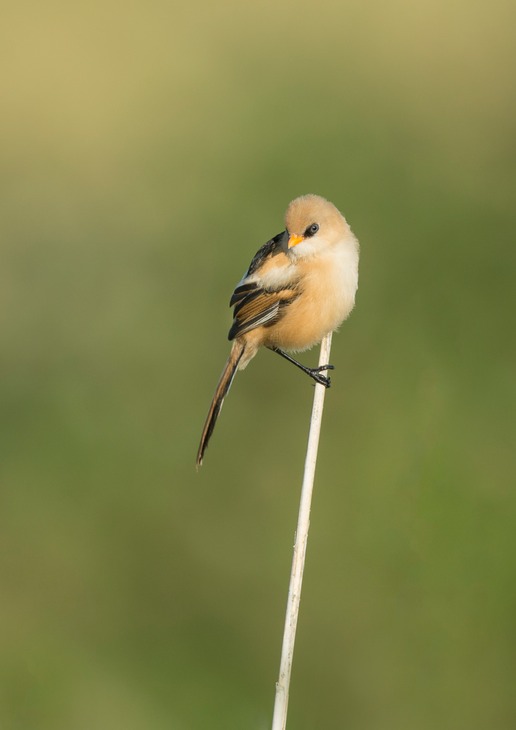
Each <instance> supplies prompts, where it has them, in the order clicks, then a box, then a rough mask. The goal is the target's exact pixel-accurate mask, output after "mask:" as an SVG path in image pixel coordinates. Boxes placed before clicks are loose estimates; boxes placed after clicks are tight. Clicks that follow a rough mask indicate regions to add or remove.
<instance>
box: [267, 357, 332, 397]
mask: <svg viewBox="0 0 516 730" xmlns="http://www.w3.org/2000/svg"><path fill="white" fill-rule="evenodd" d="M269 350H272V351H273V352H277V353H278V355H281V357H284V358H285V360H288V361H289V362H291V363H292V364H293V365H296V366H297V367H298V368H299V369H300V370H302V371H303V372H304V373H306V374H307V375H309V376H310V377H311V378H313V379H314V380H315V381H316V383H320V384H321V385H324V386H325V387H326V388H329V387H330V385H331V381H330V378H328V377H327V376H326V375H321V372H322V371H323V370H334V369H335V368H334V366H333V365H320V366H319V367H317V368H309V367H307V366H306V365H303V364H302V363H300V362H298V361H297V360H294V358H293V357H291V356H290V355H287V353H286V352H283V350H280V349H279V347H269Z"/></svg>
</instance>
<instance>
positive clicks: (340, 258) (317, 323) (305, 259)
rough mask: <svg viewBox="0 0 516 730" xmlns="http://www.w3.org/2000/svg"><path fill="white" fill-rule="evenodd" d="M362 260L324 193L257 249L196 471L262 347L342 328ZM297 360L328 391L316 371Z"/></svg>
mask: <svg viewBox="0 0 516 730" xmlns="http://www.w3.org/2000/svg"><path fill="white" fill-rule="evenodd" d="M358 257H359V246H358V241H357V239H356V238H355V236H354V235H353V233H352V232H351V229H350V227H349V226H348V224H347V222H346V220H345V218H344V216H343V215H342V214H341V213H340V212H339V210H338V209H337V208H336V207H335V206H334V205H333V203H330V202H329V201H328V200H325V199H324V198H321V197H320V196H318V195H303V196H302V197H300V198H296V199H295V200H293V201H292V202H291V203H290V205H289V206H288V208H287V212H286V214H285V230H284V231H283V232H282V233H279V234H278V235H276V236H274V238H272V239H271V240H270V241H268V242H267V243H266V244H264V245H263V246H262V247H261V248H260V249H259V251H258V252H257V253H256V254H255V256H254V257H253V259H252V261H251V264H250V266H249V269H248V270H247V273H246V274H245V276H244V277H243V279H242V280H241V281H240V282H239V283H238V285H237V287H236V288H235V291H234V292H233V296H232V297H231V301H230V306H234V320H233V324H232V326H231V329H230V331H229V335H228V337H229V339H230V340H232V341H233V347H232V350H231V354H230V357H229V360H228V362H227V363H226V367H225V368H224V371H223V374H222V377H221V379H220V381H219V384H218V386H217V390H216V392H215V396H214V398H213V401H212V404H211V407H210V411H209V413H208V417H207V419H206V423H205V425H204V429H203V434H202V436H201V443H200V445H199V451H198V453H197V465H198V466H200V465H201V464H202V460H203V456H204V451H205V449H206V447H207V445H208V441H209V439H210V436H211V434H212V432H213V428H214V426H215V422H216V419H217V416H218V414H219V412H220V409H221V407H222V403H223V401H224V397H225V395H226V394H227V392H228V390H229V387H230V385H231V382H232V380H233V377H234V374H235V372H236V369H237V368H238V369H239V370H243V369H244V368H245V367H246V365H247V364H248V363H249V361H250V360H251V359H252V358H253V357H254V356H255V355H256V352H257V351H258V348H259V347H268V348H270V349H272V350H275V351H277V352H279V353H280V354H284V353H283V352H282V350H287V351H290V352H296V351H301V350H306V349H308V348H310V347H312V346H313V345H315V344H317V343H318V342H320V341H321V340H322V338H323V337H324V336H325V335H326V334H328V332H333V331H334V330H335V329H337V327H339V325H340V324H341V323H342V322H343V321H344V320H345V319H346V317H347V316H348V315H349V314H350V312H351V310H352V309H353V306H354V304H355V294H356V290H357V286H358ZM293 362H294V364H297V365H298V366H299V367H301V369H303V370H305V372H307V373H308V374H309V375H311V377H313V378H314V379H315V380H316V381H317V382H320V383H323V384H324V385H326V386H327V387H328V386H329V379H328V378H326V377H325V376H322V375H320V374H319V373H318V371H317V369H310V368H306V367H304V366H302V365H300V364H299V363H297V361H295V360H293Z"/></svg>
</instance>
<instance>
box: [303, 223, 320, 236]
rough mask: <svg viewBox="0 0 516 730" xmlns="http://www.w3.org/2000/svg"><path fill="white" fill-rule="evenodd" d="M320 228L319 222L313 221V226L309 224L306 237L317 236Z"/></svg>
mask: <svg viewBox="0 0 516 730" xmlns="http://www.w3.org/2000/svg"><path fill="white" fill-rule="evenodd" d="M318 230H319V226H318V224H317V223H312V225H311V226H308V228H307V229H306V231H305V238H310V237H311V236H315V234H316V233H317V231H318Z"/></svg>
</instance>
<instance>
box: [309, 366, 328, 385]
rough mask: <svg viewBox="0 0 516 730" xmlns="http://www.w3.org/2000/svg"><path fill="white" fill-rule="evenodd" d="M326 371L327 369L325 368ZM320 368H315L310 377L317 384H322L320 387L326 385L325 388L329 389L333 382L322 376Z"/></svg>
mask: <svg viewBox="0 0 516 730" xmlns="http://www.w3.org/2000/svg"><path fill="white" fill-rule="evenodd" d="M324 369H325V370H326V369H327V368H324ZM319 370H320V368H314V369H313V370H312V372H311V373H310V375H311V376H312V378H313V379H314V380H315V382H316V383H320V385H324V387H325V388H329V387H330V386H331V380H330V378H328V377H327V376H326V375H321V374H320V372H318V371H319Z"/></svg>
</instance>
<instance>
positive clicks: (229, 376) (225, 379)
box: [195, 340, 245, 468]
mask: <svg viewBox="0 0 516 730" xmlns="http://www.w3.org/2000/svg"><path fill="white" fill-rule="evenodd" d="M244 349H245V345H244V344H243V343H242V342H240V341H238V340H235V342H234V343H233V347H232V348H231V353H230V355H229V358H228V361H227V363H226V366H225V368H224V370H223V371H222V375H221V376H220V380H219V383H218V385H217V389H216V390H215V395H214V396H213V400H212V402H211V406H210V410H209V411H208V415H207V417H206V422H205V424H204V428H203V430H202V436H201V443H200V444H199V450H198V452H197V460H196V462H195V463H196V466H197V468H199V467H200V466H201V464H202V459H203V456H204V452H205V451H206V447H207V446H208V442H209V440H210V438H211V435H212V433H213V429H214V428H215V424H216V423H217V418H218V416H219V413H220V409H221V408H222V404H223V403H224V398H225V397H226V395H227V393H228V391H229V389H230V388H231V383H232V382H233V378H234V377H235V373H236V370H237V367H238V363H239V362H240V358H241V357H242V355H243V354H244Z"/></svg>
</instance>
